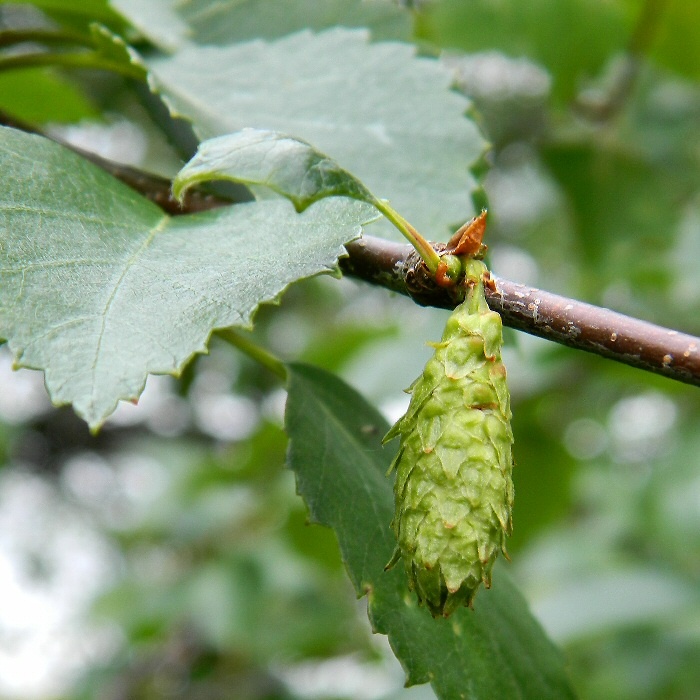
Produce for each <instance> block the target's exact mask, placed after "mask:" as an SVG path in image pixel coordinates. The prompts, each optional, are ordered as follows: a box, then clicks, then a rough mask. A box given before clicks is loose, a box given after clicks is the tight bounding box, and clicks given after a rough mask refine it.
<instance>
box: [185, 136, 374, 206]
mask: <svg viewBox="0 0 700 700" xmlns="http://www.w3.org/2000/svg"><path fill="white" fill-rule="evenodd" d="M209 180H232V181H234V182H242V183H244V184H246V185H263V186H265V187H269V188H270V189H272V190H274V191H275V192H277V193H279V194H281V195H283V196H284V197H287V199H290V200H291V201H292V202H293V203H294V206H295V207H296V209H297V211H303V210H304V209H306V207H308V206H309V205H310V204H313V203H314V202H317V201H318V200H319V199H323V198H324V197H333V196H339V195H340V196H345V197H351V198H352V199H359V200H361V201H364V202H368V203H370V204H371V203H372V202H373V201H374V196H373V195H372V193H371V192H369V190H368V189H367V188H366V187H365V186H364V185H363V184H362V183H361V182H360V181H359V180H358V179H357V178H355V177H354V176H353V175H351V174H350V173H349V172H347V171H346V170H343V169H342V168H341V167H340V166H339V165H338V164H337V163H336V162H335V161H334V160H332V159H331V158H329V157H328V156H327V155H324V154H323V153H320V152H319V151H317V150H316V149H315V148H314V147H313V146H311V145H310V144H308V143H306V142H305V141H301V140H299V139H295V138H292V137H291V136H285V135H284V134H279V133H277V132H275V131H264V130H262V129H243V130H242V131H239V132H238V133H235V134H228V135H226V136H219V137H218V138H214V139H209V140H208V141H204V142H203V143H201V144H200V145H199V148H198V149H197V153H196V154H195V156H194V157H193V158H192V160H190V162H189V163H187V165H185V167H184V168H183V169H182V170H181V171H180V172H179V173H178V174H177V177H176V178H175V180H174V182H173V193H174V194H175V196H176V197H181V196H182V195H183V194H184V192H185V190H187V189H188V188H190V187H192V186H194V185H196V184H197V183H200V182H206V181H209Z"/></svg>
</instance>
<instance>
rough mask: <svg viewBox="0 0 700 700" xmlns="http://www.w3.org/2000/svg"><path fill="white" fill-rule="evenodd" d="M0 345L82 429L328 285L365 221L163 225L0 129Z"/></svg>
mask: <svg viewBox="0 0 700 700" xmlns="http://www.w3.org/2000/svg"><path fill="white" fill-rule="evenodd" d="M0 139H1V140H0V144H1V147H0V174H1V175H0V177H1V179H2V187H1V188H0V192H1V193H0V211H2V212H3V219H2V222H3V226H2V228H1V229H0V236H1V238H0V241H1V243H2V249H1V250H2V262H1V263H0V264H1V268H0V270H1V276H2V279H1V284H2V288H3V290H4V293H3V295H2V300H1V301H0V336H1V337H4V338H5V339H6V340H8V342H9V344H10V347H11V348H12V350H13V352H14V353H15V355H16V358H17V363H18V364H19V365H20V366H25V367H33V368H36V369H44V370H45V372H46V385H47V387H48V389H49V392H50V393H51V396H52V398H53V400H54V401H55V402H56V403H73V404H74V407H75V409H76V411H77V412H78V413H79V414H80V415H82V416H83V417H84V418H85V419H86V420H87V421H88V422H89V423H90V424H91V425H92V426H97V425H99V424H100V423H101V422H102V421H103V420H104V418H105V417H106V416H107V415H108V414H109V413H110V412H111V411H112V410H113V409H114V408H115V407H116V404H117V401H118V400H119V399H134V398H136V397H137V396H138V395H139V393H140V392H141V390H142V389H143V385H144V382H145V379H146V374H147V373H148V372H156V373H176V372H179V370H180V369H181V368H182V366H183V365H184V363H185V362H186V361H187V359H188V358H189V357H190V356H191V355H192V354H193V353H195V352H203V351H205V349H206V342H207V339H208V337H209V335H210V333H211V331H212V330H213V329H214V328H220V327H225V326H230V325H234V324H237V325H244V326H246V325H249V324H250V321H251V318H252V315H253V313H254V312H255V309H256V308H257V306H258V304H260V303H261V302H263V301H272V300H274V299H276V298H277V296H278V295H279V294H280V292H281V291H282V290H283V289H284V288H285V287H286V286H287V285H288V284H289V283H290V282H293V281H295V280H297V279H300V278H303V277H307V276H309V275H313V274H317V273H319V272H329V271H333V270H334V269H335V263H336V261H337V258H338V256H339V255H341V254H342V252H343V249H342V244H343V243H344V242H347V241H349V240H351V239H353V238H355V237H356V236H357V235H359V233H360V230H361V229H360V226H361V224H362V223H363V222H364V221H365V220H366V219H367V218H371V216H372V214H373V210H371V209H370V208H369V207H368V206H367V205H365V204H362V203H359V202H354V201H352V200H347V199H340V198H333V199H328V200H324V201H323V202H320V203H319V204H318V206H315V207H313V208H310V209H308V210H307V211H306V212H305V213H304V214H301V215H298V214H296V213H295V212H294V210H293V208H292V206H291V205H290V204H289V203H288V202H286V201H283V200H279V201H270V202H265V203H255V202H252V203H248V204H244V205H239V206H236V207H229V208H225V209H220V210H217V211H213V212H208V213H205V214H199V215H193V216H183V217H178V218H170V217H167V216H164V215H163V212H162V211H161V210H160V209H159V208H158V207H156V206H155V205H153V204H151V203H150V202H148V201H147V200H145V199H143V198H142V197H140V196H139V195H137V194H136V193H135V192H133V191H132V190H130V189H129V188H127V187H126V186H124V185H122V184H121V183H119V182H117V181H116V180H114V179H113V178H111V177H110V176H109V175H107V174H106V173H104V172H103V171H102V170H100V169H99V168H97V167H95V166H93V165H92V164H90V163H87V162H86V161H84V160H83V159H81V158H80V157H78V156H77V155H75V154H73V153H71V152H70V151H67V150H66V149H64V148H62V147H60V146H58V145H56V144H54V143H52V142H50V141H48V140H46V139H42V138H38V137H34V136H30V135H27V134H24V133H21V132H18V131H14V130H12V129H7V128H3V129H1V130H0Z"/></svg>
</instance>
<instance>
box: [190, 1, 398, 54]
mask: <svg viewBox="0 0 700 700" xmlns="http://www.w3.org/2000/svg"><path fill="white" fill-rule="evenodd" d="M180 13H181V14H182V16H183V17H184V18H185V19H186V20H187V22H188V23H189V25H190V26H191V27H192V31H193V35H194V39H195V41H198V42H200V43H208V44H219V43H221V44H228V43H233V42H235V41H245V40H247V39H255V38H258V37H260V38H263V39H276V38H278V37H281V36H284V35H285V34H291V33H293V32H297V31H299V30H301V29H314V30H320V29H326V28H328V27H332V26H335V25H341V26H343V27H367V28H369V29H371V30H372V35H373V36H375V37H377V38H392V39H394V38H408V36H409V33H410V26H411V18H410V14H409V13H408V12H407V11H406V10H405V9H403V8H401V7H399V6H398V3H396V2H392V0H372V1H371V2H367V1H366V0H324V1H323V2H318V0H286V1H285V2H283V3H280V2H279V1H278V0H243V1H241V0H224V1H223V2H221V0H218V1H217V2H213V1H212V0H190V2H188V3H186V4H182V5H181V6H180Z"/></svg>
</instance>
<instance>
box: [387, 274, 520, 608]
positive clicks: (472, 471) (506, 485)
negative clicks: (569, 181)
mask: <svg viewBox="0 0 700 700" xmlns="http://www.w3.org/2000/svg"><path fill="white" fill-rule="evenodd" d="M465 266H466V279H467V281H468V282H469V289H468V291H467V296H466V299H465V301H464V302H463V303H462V304H461V305H460V306H458V307H457V308H456V309H455V310H454V312H453V313H452V315H451V316H450V318H449V319H448V321H447V325H446V327H445V332H444V335H443V337H442V341H441V342H439V343H434V344H433V345H434V347H435V354H434V355H433V357H432V358H431V359H430V360H429V361H428V363H427V365H426V366H425V369H424V371H423V374H422V376H421V377H419V378H418V379H417V380H416V382H415V383H414V384H413V385H412V387H411V388H410V389H409V391H410V393H411V394H412V396H411V403H410V405H409V408H408V411H407V412H406V414H405V415H404V416H403V417H402V418H401V419H400V420H399V421H398V422H397V423H396V425H394V427H393V428H392V429H391V430H390V431H389V433H388V434H387V436H386V438H385V441H387V440H390V439H392V438H394V437H396V436H399V435H400V436H401V446H400V448H399V452H398V454H397V456H396V458H395V460H394V462H393V464H392V469H396V472H397V473H396V482H395V485H394V495H395V499H396V511H395V515H394V519H393V521H392V528H393V530H394V532H395V534H396V538H397V541H398V549H397V552H396V554H395V555H394V559H393V560H392V562H391V563H394V562H396V561H398V559H399V558H401V559H402V560H403V563H404V566H405V568H406V573H407V574H408V580H409V585H410V587H411V588H412V589H413V590H415V591H416V593H417V594H418V598H419V601H420V602H421V603H425V605H426V606H427V607H428V609H429V610H430V612H431V613H432V614H433V616H435V617H437V616H439V615H442V616H444V617H447V616H448V615H450V614H451V613H452V612H454V610H456V609H457V608H458V607H460V606H462V605H469V606H471V604H472V600H473V598H474V595H475V594H476V592H477V590H478V588H479V586H480V585H481V584H482V583H483V584H484V585H485V586H486V588H489V587H490V585H491V569H492V567H493V564H494V561H495V560H496V557H497V556H498V553H499V551H503V553H504V554H505V553H506V549H505V538H506V535H509V534H510V532H511V527H512V525H511V510H512V506H513V481H512V478H511V473H512V467H513V460H512V452H511V447H512V443H513V433H512V431H511V427H510V417H511V412H510V395H509V393H508V387H507V385H506V370H505V367H504V366H503V362H502V361H501V345H502V342H503V338H502V325H501V317H500V316H499V315H498V314H497V313H495V312H493V311H491V310H490V309H489V308H488V306H487V304H486V298H485V296H484V286H483V278H484V273H486V267H485V266H484V264H483V263H481V262H479V261H476V260H468V261H467V262H466V263H465Z"/></svg>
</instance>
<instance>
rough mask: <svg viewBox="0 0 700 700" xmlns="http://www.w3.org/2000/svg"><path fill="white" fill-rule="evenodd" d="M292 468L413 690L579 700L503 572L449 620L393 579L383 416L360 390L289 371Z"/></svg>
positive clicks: (399, 573)
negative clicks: (333, 534) (429, 687)
mask: <svg viewBox="0 0 700 700" xmlns="http://www.w3.org/2000/svg"><path fill="white" fill-rule="evenodd" d="M289 378H290V379H289V387H288V389H289V397H288V401H287V411H286V428H287V432H288V434H289V437H290V446H289V453H288V461H289V464H290V466H291V468H292V469H294V471H295V472H296V475H297V488H298V491H299V493H300V494H301V495H302V496H303V498H304V500H305V501H306V503H307V505H308V507H309V513H310V517H311V519H312V520H313V521H314V522H317V523H320V524H323V525H327V526H329V527H332V528H333V529H334V530H335V532H336V535H337V537H338V540H339V543H340V549H341V552H342V555H343V559H344V561H345V564H346V566H347V569H348V573H349V575H350V578H351V580H352V582H353V585H354V586H355V589H356V591H357V592H358V594H367V596H368V607H369V616H370V620H371V621H372V625H373V628H374V630H375V631H376V632H380V633H382V634H388V636H389V641H390V643H391V645H392V648H393V649H394V652H395V654H396V656H397V657H398V658H399V660H400V661H401V663H402V664H403V666H404V668H405V670H406V674H407V684H408V685H413V684H417V683H426V682H431V683H432V685H433V688H434V690H435V692H436V693H437V695H438V697H439V698H444V699H445V700H447V699H449V700H453V699H454V698H474V699H475V698H484V699H486V698H521V699H523V700H524V699H527V698H532V700H546V699H547V698H551V699H552V700H554V699H556V700H561V699H562V698H571V697H573V692H572V690H571V688H570V687H569V684H568V681H567V679H566V674H565V672H564V669H563V664H562V659H561V657H560V655H559V653H558V651H557V650H556V648H555V647H554V646H553V645H552V643H551V642H550V641H549V640H548V639H547V638H546V637H545V635H544V633H543V631H542V629H541V628H540V626H539V625H538V623H537V622H536V621H535V620H534V618H533V617H532V616H531V614H530V613H529V611H528V609H527V605H526V603H525V601H524V600H523V599H522V597H521V596H520V594H519V592H518V591H517V589H516V588H515V586H514V585H513V584H512V582H511V581H510V578H509V577H508V575H507V573H506V571H505V570H504V568H503V567H501V568H497V569H496V571H495V573H494V582H493V587H492V589H491V590H489V591H482V592H481V593H480V594H479V595H478V596H477V598H476V601H475V604H474V610H469V609H467V608H462V609H461V610H459V611H457V612H456V613H454V614H453V616H452V617H451V618H450V619H449V620H444V619H438V620H434V619H433V618H432V617H431V616H430V613H429V612H428V611H427V610H426V609H424V608H420V607H418V605H417V603H416V598H415V596H414V594H413V593H410V592H409V590H408V585H407V580H406V576H405V573H404V571H403V569H402V567H399V566H397V567H394V568H393V569H391V570H390V571H388V572H385V571H384V566H385V564H386V563H387V562H388V561H389V559H390V557H391V555H392V552H393V550H394V547H395V541H394V536H393V534H392V532H391V529H390V526H389V523H390V521H391V518H392V515H393V511H394V507H393V495H392V487H391V482H390V480H389V479H388V478H387V477H386V471H387V468H388V466H389V464H390V463H391V459H392V454H391V452H390V451H389V450H387V449H383V448H382V445H381V440H382V436H383V435H384V434H385V433H386V431H387V429H388V427H389V426H388V424H387V423H386V421H385V420H384V418H383V417H382V416H381V415H380V414H379V413H378V412H377V411H376V409H374V408H373V407H372V406H370V405H369V404H367V403H366V402H365V400H364V399H363V398H362V397H361V396H360V395H359V394H357V393H356V392H355V391H354V390H353V389H352V388H350V387H349V386H347V385H346V384H344V383H343V382H342V381H341V380H339V379H338V378H336V377H334V376H333V375H329V374H327V373H326V372H324V371H322V370H319V369H316V368H313V367H309V366H306V365H299V364H293V365H290V366H289Z"/></svg>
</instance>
